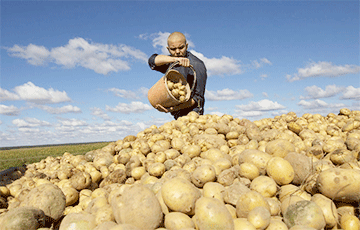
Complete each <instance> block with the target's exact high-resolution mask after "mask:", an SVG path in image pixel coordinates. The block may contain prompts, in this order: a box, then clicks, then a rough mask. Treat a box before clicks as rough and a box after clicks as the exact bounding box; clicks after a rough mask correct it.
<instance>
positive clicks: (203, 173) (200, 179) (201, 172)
mask: <svg viewBox="0 0 360 230" xmlns="http://www.w3.org/2000/svg"><path fill="white" fill-rule="evenodd" d="M215 179H216V173H215V168H214V167H213V166H212V165H202V166H200V167H198V168H197V169H195V171H194V172H192V174H191V182H192V183H193V184H194V185H196V186H197V187H203V186H204V184H205V183H207V182H213V181H215Z"/></svg>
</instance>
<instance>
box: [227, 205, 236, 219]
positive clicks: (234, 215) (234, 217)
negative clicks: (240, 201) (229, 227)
mask: <svg viewBox="0 0 360 230" xmlns="http://www.w3.org/2000/svg"><path fill="white" fill-rule="evenodd" d="M225 207H226V208H227V210H228V211H229V212H230V215H231V217H232V218H233V219H236V218H237V216H236V208H235V207H234V206H232V205H231V204H225Z"/></svg>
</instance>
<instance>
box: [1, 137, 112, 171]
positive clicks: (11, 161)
mask: <svg viewBox="0 0 360 230" xmlns="http://www.w3.org/2000/svg"><path fill="white" fill-rule="evenodd" d="M108 144H109V142H98V143H83V144H68V145H51V146H33V147H32V146H29V147H19V148H2V149H1V150H0V171H1V170H4V169H8V168H10V167H17V166H21V165H23V164H31V163H34V162H39V161H40V160H42V159H45V158H46V157H48V156H54V157H56V156H62V155H63V154H64V153H65V152H69V153H72V154H73V155H78V154H85V153H87V152H89V151H91V150H95V149H100V148H102V147H104V146H106V145H108Z"/></svg>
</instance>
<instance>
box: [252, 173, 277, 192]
mask: <svg viewBox="0 0 360 230" xmlns="http://www.w3.org/2000/svg"><path fill="white" fill-rule="evenodd" d="M250 189H251V190H254V191H257V192H259V193H260V194H261V195H263V196H264V197H273V196H274V195H275V194H276V192H277V185H276V182H275V181H274V180H273V179H272V178H270V177H267V176H259V177H257V178H255V179H254V180H253V181H252V182H251V184H250Z"/></svg>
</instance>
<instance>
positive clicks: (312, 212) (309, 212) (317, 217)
mask: <svg viewBox="0 0 360 230" xmlns="http://www.w3.org/2000/svg"><path fill="white" fill-rule="evenodd" d="M284 222H285V224H286V225H287V226H288V227H289V228H291V227H293V226H295V225H305V226H308V227H312V228H315V229H318V230H320V229H323V228H324V227H325V225H326V222H325V218H324V215H323V213H322V210H321V208H320V207H319V206H318V205H317V204H316V203H315V202H312V201H309V200H303V201H298V202H297V203H295V204H292V205H290V206H289V208H288V209H287V210H286V212H285V214H284Z"/></svg>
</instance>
